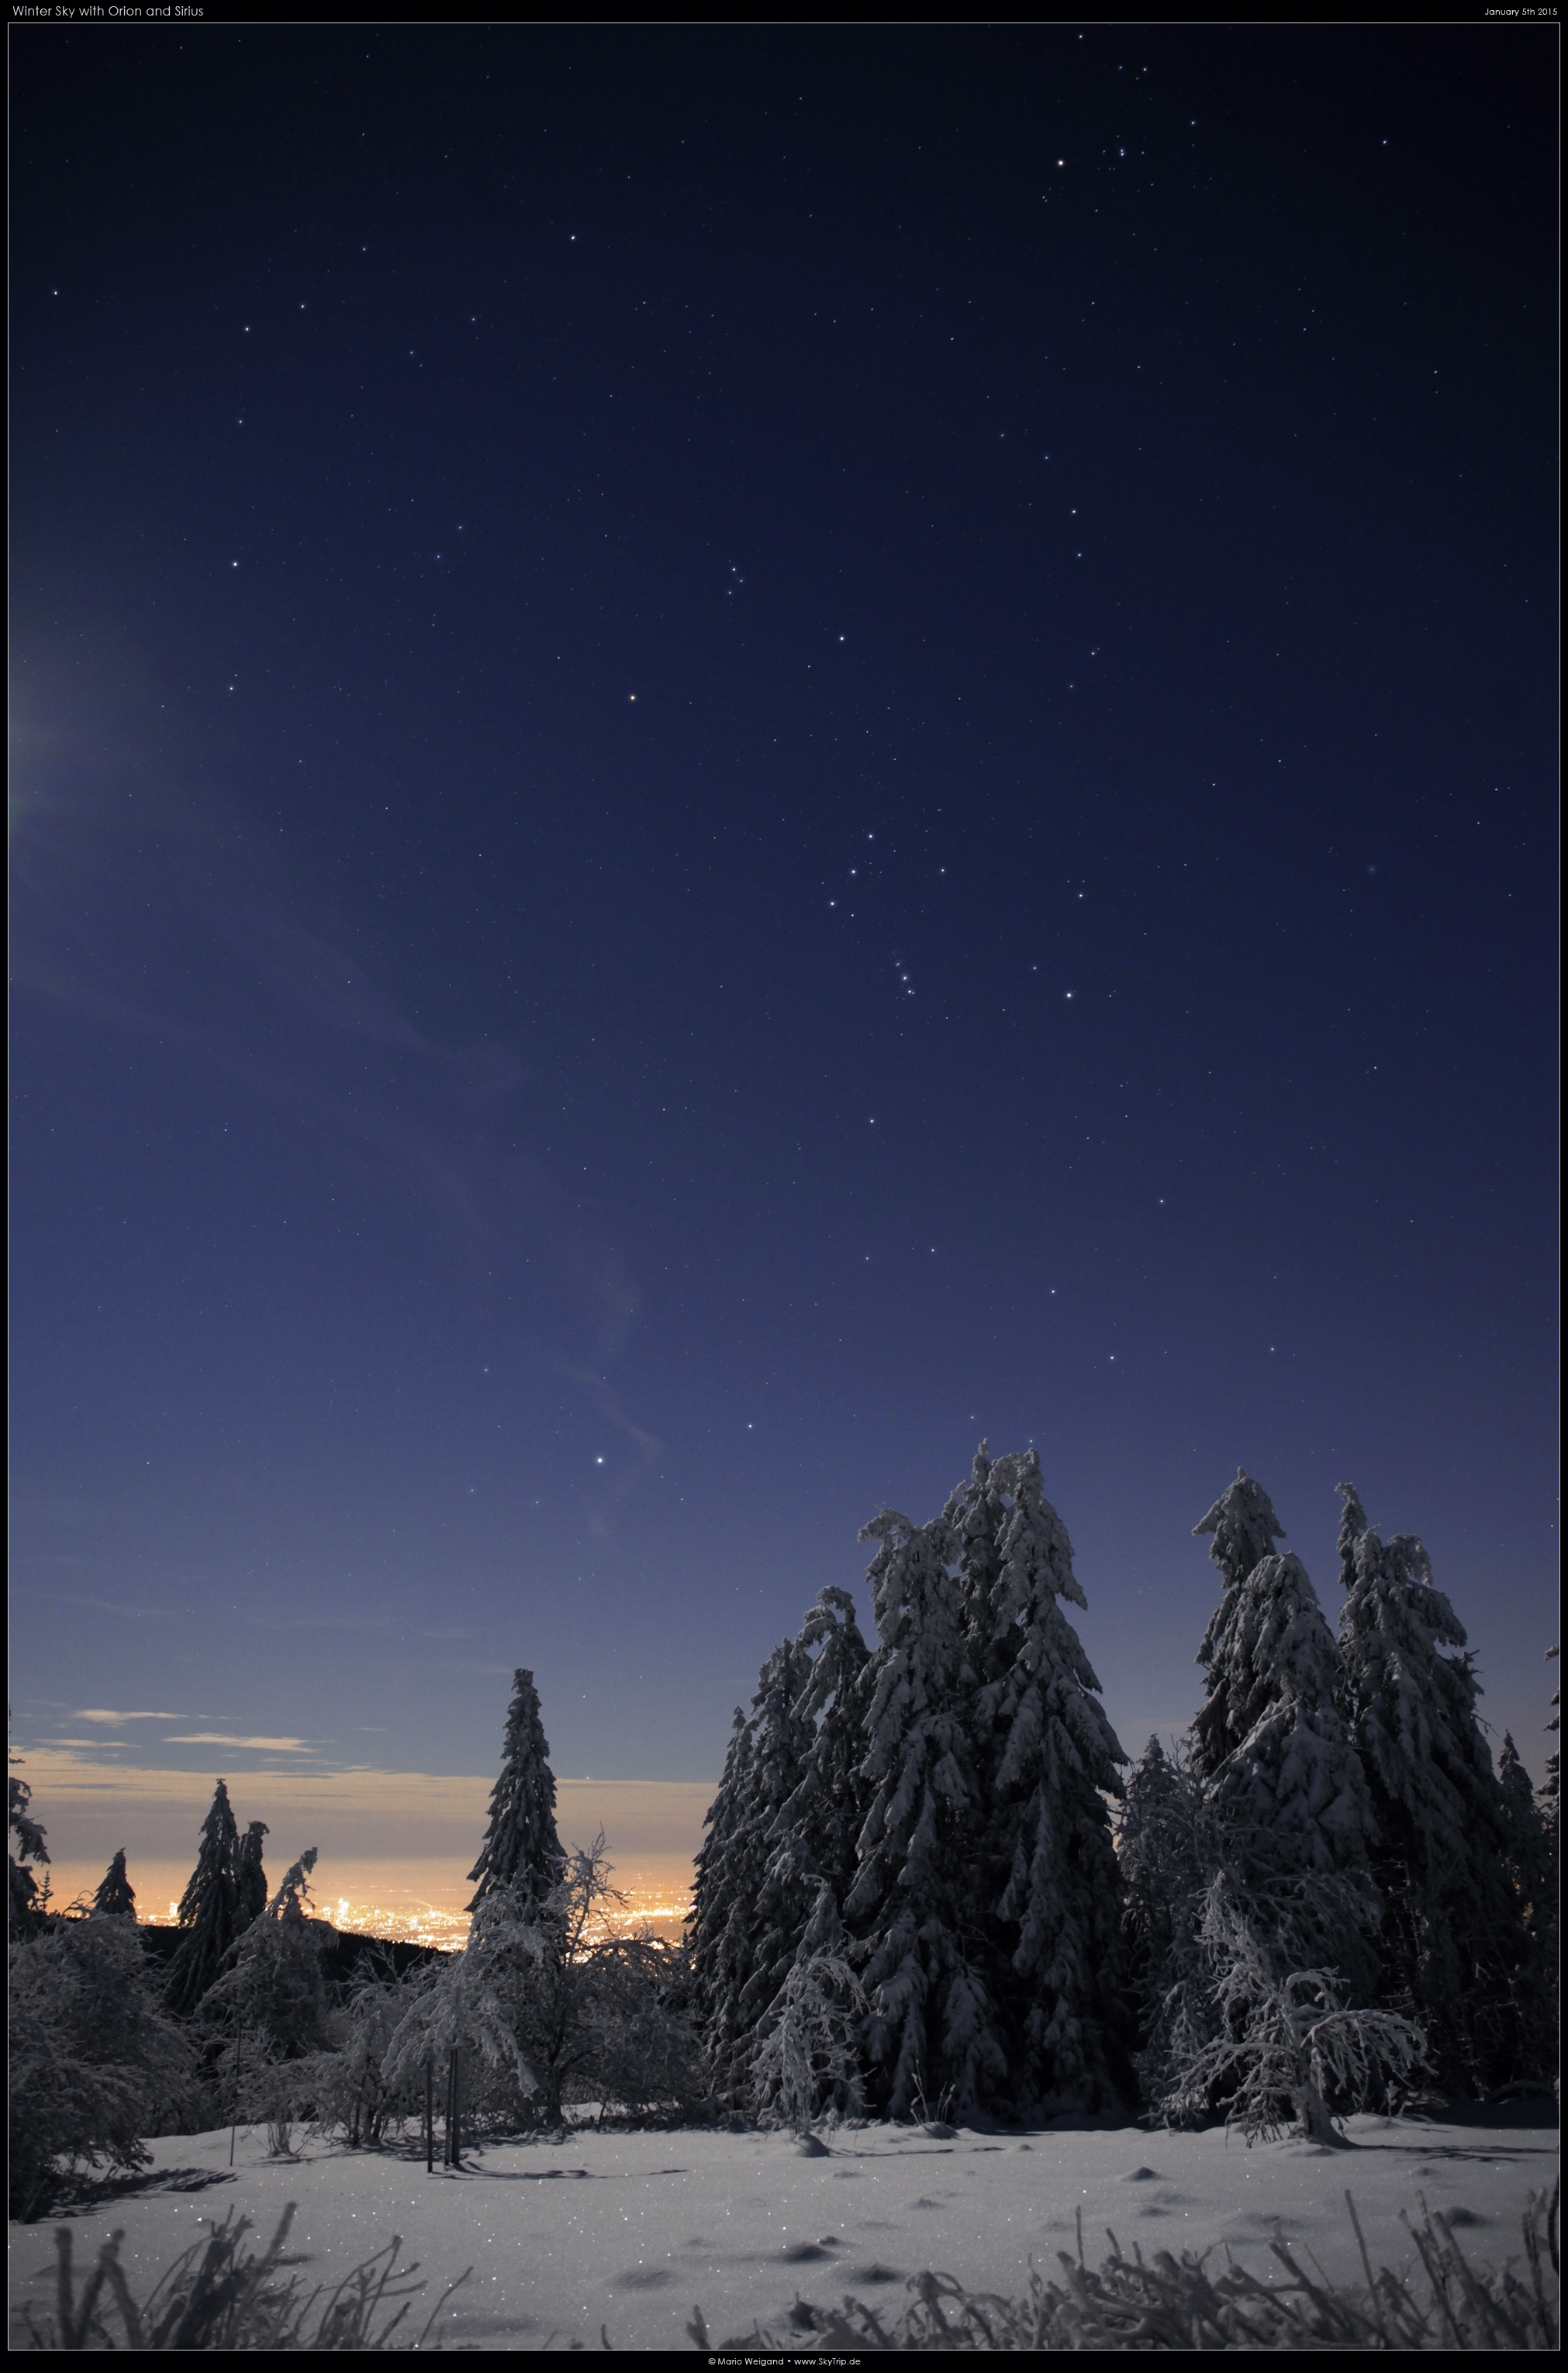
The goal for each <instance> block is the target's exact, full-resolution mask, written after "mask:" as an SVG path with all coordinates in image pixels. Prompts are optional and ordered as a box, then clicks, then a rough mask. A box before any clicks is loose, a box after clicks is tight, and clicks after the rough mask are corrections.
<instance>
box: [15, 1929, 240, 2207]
mask: <svg viewBox="0 0 1568 2373" xmlns="http://www.w3.org/2000/svg"><path fill="white" fill-rule="evenodd" d="M10 1958H11V1971H10V1979H11V2001H10V2012H11V2016H10V2185H11V2213H12V2215H21V2216H32V2215H37V2213H38V2212H39V2210H40V2209H41V2207H42V2206H43V2205H44V2204H45V2203H47V2201H48V2200H49V2199H50V2198H51V2197H52V2196H53V2194H54V2193H55V2192H58V2191H59V2190H60V2188H61V2187H62V2185H63V2184H64V2183H65V2182H66V2181H67V2180H68V2179H69V2178H70V2177H71V2176H72V2175H73V2174H80V2173H82V2172H84V2171H86V2170H88V2169H89V2168H99V2167H102V2166H105V2165H107V2166H109V2167H111V2168H138V2167H145V2166H146V2165H147V2164H148V2161H149V2159H150V2157H151V2153H150V2152H149V2151H148V2150H147V2149H146V2145H145V2142H144V2140H143V2137H144V2136H145V2135H147V2134H157V2133H166V2132H168V2131H170V2121H171V2120H172V2119H174V2118H175V2117H176V2116H177V2115H178V2114H179V2113H180V2112H181V2110H184V2108H185V2105H186V2103H187V2101H188V2099H189V2098H190V2097H191V2094H192V2089H193V2077H194V2069H193V2052H192V2049H191V2043H190V2040H189V2037H188V2034H187V2032H186V2030H185V2029H184V2028H182V2027H181V2026H180V2025H179V2024H178V2023H177V2022H176V2021H175V2020H173V2019H172V2018H170V2016H168V2015H167V2014H166V2013H165V2011H164V2010H163V2008H162V2006H161V2005H160V2004H159V2002H158V1996H157V1994H156V1993H155V1991H154V1989H153V1987H152V1985H151V1984H150V1982H149V1980H148V1973H147V1967H146V1960H145V1958H144V1956H143V1951H142V1940H141V1938H140V1936H139V1935H137V1933H136V1930H135V1925H134V1924H133V1923H132V1922H131V1921H129V1920H126V1919H115V1918H108V1919H105V1918H103V1917H101V1916H99V1915H98V1914H94V1915H93V1916H92V1917H90V1918H88V1919H86V1920H52V1921H51V1922H50V1923H49V1924H48V1926H47V1928H46V1929H45V1930H44V1932H43V1933H42V1934H41V1935H39V1936H37V1937H36V1938H35V1939H34V1940H33V1941H31V1942H29V1943H28V1944H26V1945H19V1946H12V1948H11V1957H10Z"/></svg>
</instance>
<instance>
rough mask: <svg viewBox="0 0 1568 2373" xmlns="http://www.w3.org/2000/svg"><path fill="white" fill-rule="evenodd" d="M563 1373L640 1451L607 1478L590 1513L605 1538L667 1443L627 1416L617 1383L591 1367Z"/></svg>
mask: <svg viewBox="0 0 1568 2373" xmlns="http://www.w3.org/2000/svg"><path fill="white" fill-rule="evenodd" d="M561 1373H562V1374H563V1375H565V1376H568V1377H569V1378H570V1380H571V1382H572V1383H573V1384H574V1385H581V1386H582V1389H583V1390H584V1392H585V1393H586V1394H587V1395H588V1397H589V1399H590V1400H591V1402H592V1404H593V1406H594V1408H595V1409H597V1410H598V1412H599V1414H600V1416H601V1417H602V1418H603V1419H604V1420H605V1422H606V1423H607V1424H609V1425H613V1426H614V1428H615V1430H616V1432H618V1433H623V1434H625V1436H626V1440H627V1441H628V1442H629V1443H630V1444H631V1445H632V1448H633V1450H634V1451H635V1452H636V1454H637V1455H636V1456H635V1457H634V1458H633V1459H632V1461H631V1463H630V1465H629V1466H626V1467H617V1468H616V1469H615V1470H614V1472H613V1473H612V1474H610V1475H608V1476H607V1477H606V1478H605V1481H604V1485H603V1492H602V1496H601V1500H600V1504H599V1505H598V1506H597V1507H596V1508H594V1509H593V1510H591V1513H590V1515H589V1529H590V1531H591V1532H592V1533H594V1534H596V1535H597V1536H598V1537H600V1538H601V1539H605V1538H607V1537H609V1535H610V1533H611V1531H612V1529H613V1523H612V1520H613V1518H614V1514H615V1513H616V1512H617V1511H618V1509H619V1507H620V1504H621V1502H622V1501H623V1500H624V1499H625V1498H626V1494H627V1492H628V1491H630V1490H632V1489H633V1488H634V1486H635V1485H637V1484H638V1483H640V1482H641V1480H642V1479H643V1477H644V1476H645V1475H647V1474H649V1472H650V1471H651V1469H652V1468H653V1467H656V1466H657V1465H658V1463H659V1461H660V1459H661V1458H662V1457H663V1455H664V1444H662V1443H661V1441H660V1439H659V1436H658V1435H657V1434H656V1433H650V1432H649V1430H648V1428H647V1427H646V1426H643V1425H638V1422H637V1420H636V1419H635V1418H631V1417H628V1416H627V1414H626V1410H625V1409H623V1408H622V1406H621V1401H620V1396H619V1395H618V1394H617V1393H616V1392H615V1390H614V1386H613V1385H610V1384H608V1383H607V1382H606V1381H605V1379H604V1378H603V1376H601V1375H598V1374H595V1372H594V1371H593V1370H592V1369H591V1368H563V1369H562V1371H561Z"/></svg>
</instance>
